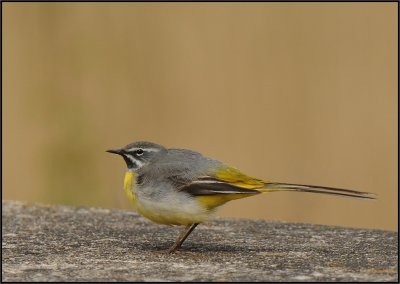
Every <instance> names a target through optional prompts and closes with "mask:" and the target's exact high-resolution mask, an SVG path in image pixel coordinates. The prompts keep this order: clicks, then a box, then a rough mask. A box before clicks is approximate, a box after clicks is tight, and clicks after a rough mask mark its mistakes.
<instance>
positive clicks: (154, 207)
mask: <svg viewBox="0 0 400 284" xmlns="http://www.w3.org/2000/svg"><path fill="white" fill-rule="evenodd" d="M124 190H125V193H126V195H127V197H128V198H129V199H130V200H131V201H132V203H133V205H134V207H135V208H136V210H137V211H138V212H139V213H140V214H142V215H143V216H144V217H146V218H148V219H150V220H152V221H153V222H156V223H161V224H169V225H187V224H193V223H202V222H204V221H206V220H207V217H208V215H209V213H211V212H210V211H209V210H207V208H205V207H204V206H202V205H201V204H199V203H198V202H197V201H196V200H195V199H194V198H193V197H190V196H188V195H185V194H183V193H178V192H176V191H175V190H173V189H171V188H162V189H161V188H159V189H158V190H155V189H154V188H152V187H147V188H138V187H137V186H136V179H135V174H134V173H133V172H131V171H128V172H126V174H125V178H124Z"/></svg>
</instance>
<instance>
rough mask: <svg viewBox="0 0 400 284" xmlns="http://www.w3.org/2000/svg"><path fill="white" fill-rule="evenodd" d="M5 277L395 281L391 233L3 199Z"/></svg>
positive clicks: (395, 253)
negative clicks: (161, 218)
mask: <svg viewBox="0 0 400 284" xmlns="http://www.w3.org/2000/svg"><path fill="white" fill-rule="evenodd" d="M2 213H3V214H2V221H3V223H2V280H3V281H398V235H397V232H389V231H381V230H367V229H350V228H341V227H330V226H320V225H307V224H290V223H281V222H267V221H260V220H255V221H254V220H235V219H221V218H215V219H213V220H212V221H210V222H209V223H208V224H202V225H200V226H198V227H197V228H196V230H195V231H194V232H193V234H192V235H191V236H190V237H189V238H188V239H187V240H186V242H185V243H184V244H183V247H182V248H181V250H180V251H179V252H178V253H176V254H172V255H168V254H165V253H163V252H161V251H162V250H164V249H167V248H168V247H169V246H171V245H172V243H173V242H174V241H175V238H176V237H177V236H178V234H179V231H180V229H181V228H180V227H169V226H163V225H157V224H153V223H151V222H150V221H147V220H145V219H144V218H142V217H139V216H138V215H137V214H136V213H134V212H129V211H121V210H110V209H98V208H75V207H67V206H45V205H39V204H28V203H22V202H14V201H4V202H3V209H2Z"/></svg>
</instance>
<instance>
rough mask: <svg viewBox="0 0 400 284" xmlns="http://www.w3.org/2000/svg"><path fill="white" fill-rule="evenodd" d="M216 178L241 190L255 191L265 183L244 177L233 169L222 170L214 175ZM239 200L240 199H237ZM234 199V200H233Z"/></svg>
mask: <svg viewBox="0 0 400 284" xmlns="http://www.w3.org/2000/svg"><path fill="white" fill-rule="evenodd" d="M216 178H217V179H219V180H221V181H225V182H227V183H229V184H231V185H234V186H238V187H241V188H248V189H257V188H262V187H263V186H264V184H265V181H263V180H260V179H257V178H253V177H250V176H248V175H245V174H244V173H242V172H241V171H239V170H238V169H235V168H230V167H229V168H223V169H221V170H219V171H217V173H216ZM238 198H241V197H238ZM235 199H236V198H235Z"/></svg>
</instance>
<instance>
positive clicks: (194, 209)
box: [107, 141, 374, 253]
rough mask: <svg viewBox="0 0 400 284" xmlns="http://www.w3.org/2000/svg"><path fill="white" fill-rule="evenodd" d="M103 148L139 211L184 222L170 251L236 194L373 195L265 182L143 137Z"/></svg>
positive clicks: (163, 221)
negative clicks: (121, 171)
mask: <svg viewBox="0 0 400 284" xmlns="http://www.w3.org/2000/svg"><path fill="white" fill-rule="evenodd" d="M107 152H109V153H113V154H118V155H121V156H122V158H124V160H125V162H126V165H127V166H128V170H127V172H126V174H125V180H124V189H125V193H126V194H127V196H128V198H129V199H131V200H132V201H133V204H134V206H135V207H136V209H137V211H138V212H139V213H140V214H142V215H143V216H144V217H146V218H148V219H150V220H152V221H154V222H156V223H161V224H168V225H184V226H185V228H184V229H183V230H182V232H181V234H180V235H179V237H178V239H177V240H176V242H175V243H174V245H173V246H172V247H171V248H170V249H169V250H168V252H169V253H172V252H175V251H176V250H177V249H178V248H180V246H181V245H182V243H183V242H184V241H185V239H186V238H187V237H188V236H189V234H190V233H191V232H192V231H193V230H194V229H195V228H196V226H197V225H198V224H200V223H202V222H204V221H206V220H207V218H208V217H209V216H210V214H211V213H213V212H214V211H215V209H216V208H217V207H219V206H221V205H223V204H224V203H226V202H228V201H231V200H234V199H239V198H244V197H249V196H253V195H257V194H260V193H264V192H274V191H298V192H311V193H323V194H330V195H336V196H347V197H355V198H366V199H374V195H373V194H371V193H368V192H360V191H355V190H349V189H340V188H333V187H325V186H314V185H303V184H291V183H280V182H267V181H264V180H261V179H258V178H253V177H250V176H248V175H246V174H244V173H242V172H241V171H239V170H238V169H236V168H233V167H231V166H228V165H226V164H224V163H222V162H220V161H218V160H215V159H211V158H208V157H205V156H203V155H202V154H200V153H197V152H194V151H191V150H186V149H167V148H165V147H163V146H161V145H158V144H155V143H151V142H146V141H139V142H134V143H131V144H129V145H127V146H125V147H124V148H122V149H118V150H107Z"/></svg>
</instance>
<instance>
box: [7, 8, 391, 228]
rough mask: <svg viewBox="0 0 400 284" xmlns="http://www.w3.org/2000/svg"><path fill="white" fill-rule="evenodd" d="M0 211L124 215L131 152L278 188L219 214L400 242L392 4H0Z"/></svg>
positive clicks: (222, 210) (232, 204) (235, 202)
mask: <svg viewBox="0 0 400 284" xmlns="http://www.w3.org/2000/svg"><path fill="white" fill-rule="evenodd" d="M2 6H3V27H2V28H3V109H2V111H3V125H2V126H3V149H2V150H3V169H2V175H3V184H2V185H3V198H4V199H18V200H28V201H35V202H43V203H60V204H73V205H84V206H101V207H112V208H126V209H127V208H130V206H129V202H128V200H126V198H125V196H124V192H123V190H122V181H123V175H124V171H125V164H124V162H123V160H122V159H121V158H119V157H115V156H112V155H110V154H107V153H106V152H105V150H106V149H109V148H117V147H122V146H124V145H125V144H128V143H130V142H133V141H136V140H149V141H153V142H157V143H160V144H163V145H165V146H168V147H180V148H191V149H194V150H197V151H200V152H202V153H204V154H206V155H208V156H212V157H215V158H217V159H220V160H222V161H225V162H226V163H228V164H231V165H233V166H236V167H238V168H240V169H242V170H243V171H245V172H247V173H248V174H250V175H253V176H257V177H260V178H264V179H269V180H273V181H281V182H290V183H305V184H317V185H326V186H334V187H343V188H350V189H357V190H362V191H369V192H374V193H377V194H378V196H379V199H378V200H377V201H363V200H357V199H350V198H337V197H331V196H320V195H312V194H300V193H271V194H265V195H263V196H257V197H252V198H248V199H243V200H238V201H233V202H231V203H229V204H227V205H225V207H223V208H222V209H221V210H220V211H219V215H222V216H231V217H232V216H233V217H246V218H265V219H273V220H285V221H295V222H306V223H319V224H334V225H340V226H352V227H368V228H381V229H389V230H397V207H398V204H397V197H398V192H397V186H398V184H397V177H398V176H397V162H398V160H397V154H398V152H397V143H398V140H397V134H398V133H397V126H398V125H397V115H398V113H397V110H398V109H397V102H398V97H397V92H398V85H397V76H398V74H397V67H398V66H397V59H398V58H397V40H398V38H397V32H398V31H397V3H358V4H356V3H225V4H224V3H217V4H216V3H164V4H161V3H67V4H66V3H35V4H30V3H3V4H2Z"/></svg>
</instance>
